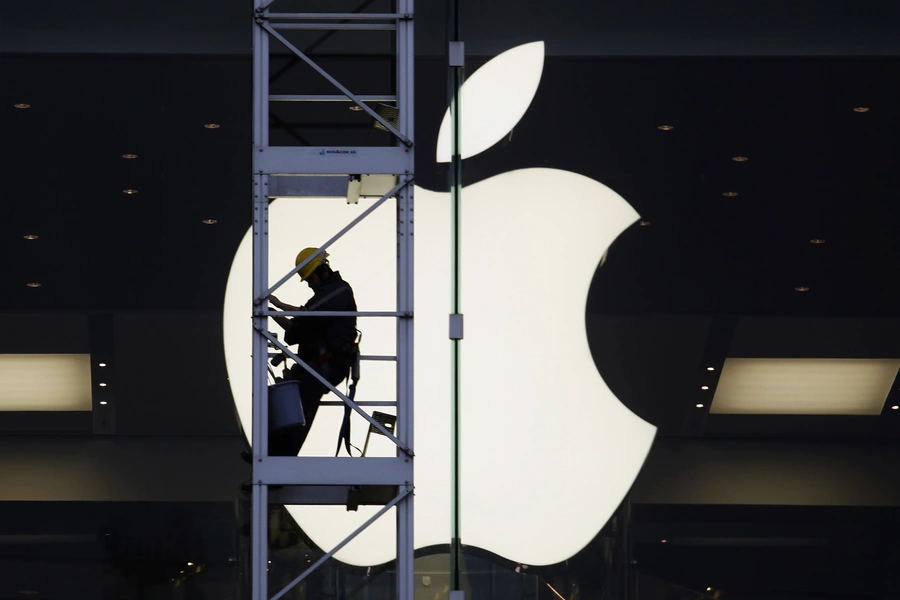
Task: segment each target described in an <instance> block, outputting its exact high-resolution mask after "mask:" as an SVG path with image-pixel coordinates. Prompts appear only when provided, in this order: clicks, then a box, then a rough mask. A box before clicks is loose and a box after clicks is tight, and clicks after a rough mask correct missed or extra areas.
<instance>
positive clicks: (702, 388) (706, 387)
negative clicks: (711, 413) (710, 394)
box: [700, 385, 709, 390]
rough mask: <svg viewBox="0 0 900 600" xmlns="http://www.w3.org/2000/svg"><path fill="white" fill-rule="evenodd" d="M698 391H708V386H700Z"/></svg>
mask: <svg viewBox="0 0 900 600" xmlns="http://www.w3.org/2000/svg"><path fill="white" fill-rule="evenodd" d="M700 389H701V390H708V389H709V386H708V385H701V386H700Z"/></svg>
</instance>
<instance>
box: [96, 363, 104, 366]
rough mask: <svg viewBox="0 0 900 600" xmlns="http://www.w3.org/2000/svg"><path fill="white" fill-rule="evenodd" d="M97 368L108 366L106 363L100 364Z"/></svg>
mask: <svg viewBox="0 0 900 600" xmlns="http://www.w3.org/2000/svg"><path fill="white" fill-rule="evenodd" d="M97 366H98V367H105V366H106V363H100V364H99V365H97Z"/></svg>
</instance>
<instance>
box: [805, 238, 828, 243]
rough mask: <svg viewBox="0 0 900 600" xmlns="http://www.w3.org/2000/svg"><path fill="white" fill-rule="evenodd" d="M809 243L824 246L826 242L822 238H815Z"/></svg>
mask: <svg viewBox="0 0 900 600" xmlns="http://www.w3.org/2000/svg"><path fill="white" fill-rule="evenodd" d="M809 243H810V244H824V243H825V240H823V239H822V238H813V239H811V240H809Z"/></svg>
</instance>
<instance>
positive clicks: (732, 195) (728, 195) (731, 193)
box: [722, 192, 738, 198]
mask: <svg viewBox="0 0 900 600" xmlns="http://www.w3.org/2000/svg"><path fill="white" fill-rule="evenodd" d="M722 195H723V196H725V197H726V198H734V197H735V196H737V195H738V193H737V192H722Z"/></svg>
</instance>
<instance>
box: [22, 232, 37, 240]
mask: <svg viewBox="0 0 900 600" xmlns="http://www.w3.org/2000/svg"><path fill="white" fill-rule="evenodd" d="M22 237H23V238H24V239H26V240H36V239H38V236H36V235H34V234H33V233H29V234H28V235H23V236H22Z"/></svg>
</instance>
